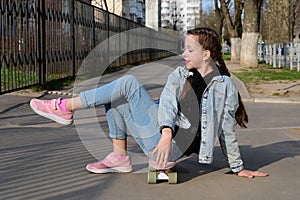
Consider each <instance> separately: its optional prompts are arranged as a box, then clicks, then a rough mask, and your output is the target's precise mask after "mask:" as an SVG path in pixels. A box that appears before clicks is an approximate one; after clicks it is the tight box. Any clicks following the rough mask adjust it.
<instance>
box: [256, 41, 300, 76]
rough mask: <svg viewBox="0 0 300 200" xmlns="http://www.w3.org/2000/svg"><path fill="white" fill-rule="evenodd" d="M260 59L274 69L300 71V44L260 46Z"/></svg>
mask: <svg viewBox="0 0 300 200" xmlns="http://www.w3.org/2000/svg"><path fill="white" fill-rule="evenodd" d="M258 58H259V60H261V61H265V62H266V63H267V64H270V65H272V66H273V67H284V68H289V69H291V70H297V71H298V72H299V71H300V43H292V42H291V43H276V44H258Z"/></svg>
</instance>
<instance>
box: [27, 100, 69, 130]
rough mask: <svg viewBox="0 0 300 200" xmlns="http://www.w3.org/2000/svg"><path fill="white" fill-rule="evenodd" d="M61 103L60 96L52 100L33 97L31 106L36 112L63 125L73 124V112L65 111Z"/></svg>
mask: <svg viewBox="0 0 300 200" xmlns="http://www.w3.org/2000/svg"><path fill="white" fill-rule="evenodd" d="M60 104H61V99H60V98H59V99H52V100H39V99H31V101H30V107H31V109H32V110H33V111H34V112H35V113H37V114H39V115H41V116H43V117H46V118H48V119H51V120H53V121H56V122H57V123H60V124H63V125H70V124H72V123H73V113H72V112H65V111H63V110H62V109H61V108H60V106H59V105H60Z"/></svg>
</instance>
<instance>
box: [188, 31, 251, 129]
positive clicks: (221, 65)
mask: <svg viewBox="0 0 300 200" xmlns="http://www.w3.org/2000/svg"><path fill="white" fill-rule="evenodd" d="M187 34H188V35H196V36H198V42H199V44H200V45H201V46H202V47H203V48H204V49H205V50H209V51H210V55H211V58H212V60H213V61H214V62H215V64H216V66H217V68H218V70H219V71H222V74H224V75H227V76H230V73H229V70H228V68H227V66H226V64H225V61H224V59H223V54H222V45H221V39H220V37H219V35H218V33H217V32H216V31H214V30H213V29H211V28H208V27H198V28H195V29H192V30H188V32H187ZM188 81H189V83H190V84H192V82H193V77H192V76H190V77H189V78H188ZM238 101H239V107H238V109H237V111H236V113H235V119H236V122H237V124H238V125H240V126H241V127H243V128H247V126H246V123H248V115H247V112H246V109H245V106H244V104H243V102H242V99H241V96H240V93H239V92H238Z"/></svg>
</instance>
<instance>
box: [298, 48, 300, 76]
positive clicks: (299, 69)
mask: <svg viewBox="0 0 300 200" xmlns="http://www.w3.org/2000/svg"><path fill="white" fill-rule="evenodd" d="M297 71H298V72H299V71H300V43H297Z"/></svg>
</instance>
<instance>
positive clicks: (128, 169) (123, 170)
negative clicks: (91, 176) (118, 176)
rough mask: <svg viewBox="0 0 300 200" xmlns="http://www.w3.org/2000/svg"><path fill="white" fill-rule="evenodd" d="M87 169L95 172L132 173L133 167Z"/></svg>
mask: <svg viewBox="0 0 300 200" xmlns="http://www.w3.org/2000/svg"><path fill="white" fill-rule="evenodd" d="M86 170H88V171H89V172H92V173H95V174H107V173H130V172H132V167H112V168H107V169H89V168H87V167H86Z"/></svg>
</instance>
